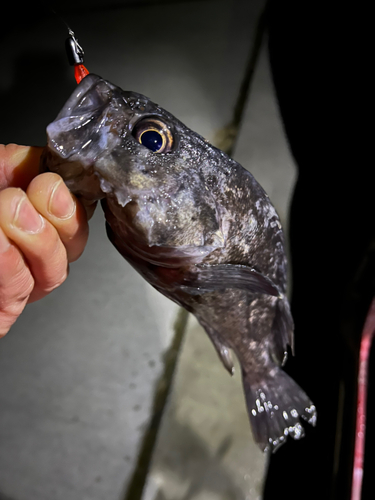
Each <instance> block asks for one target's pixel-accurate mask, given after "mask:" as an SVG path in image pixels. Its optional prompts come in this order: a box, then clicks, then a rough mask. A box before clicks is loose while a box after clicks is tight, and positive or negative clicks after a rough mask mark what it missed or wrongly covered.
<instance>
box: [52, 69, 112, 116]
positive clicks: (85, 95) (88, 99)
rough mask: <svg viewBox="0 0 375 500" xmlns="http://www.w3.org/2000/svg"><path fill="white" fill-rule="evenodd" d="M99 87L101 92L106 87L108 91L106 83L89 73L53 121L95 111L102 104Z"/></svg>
mask: <svg viewBox="0 0 375 500" xmlns="http://www.w3.org/2000/svg"><path fill="white" fill-rule="evenodd" d="M99 87H101V90H103V87H107V88H108V90H109V86H108V82H106V81H105V80H103V78H101V77H100V76H98V75H94V74H92V73H90V74H89V75H87V76H86V77H85V78H83V80H82V81H81V82H80V84H79V85H78V86H77V88H76V89H75V90H74V92H73V93H72V94H71V96H70V97H69V99H68V100H67V101H66V103H65V105H64V107H63V108H62V109H61V111H60V113H59V114H58V115H57V117H56V120H55V121H57V120H61V119H62V118H70V117H73V116H80V115H83V114H86V113H90V112H91V113H92V112H93V111H95V109H97V108H99V107H101V106H102V105H103V104H104V103H103V95H102V94H101V93H100V89H99Z"/></svg>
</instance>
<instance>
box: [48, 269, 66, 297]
mask: <svg viewBox="0 0 375 500" xmlns="http://www.w3.org/2000/svg"><path fill="white" fill-rule="evenodd" d="M67 277H68V270H67V269H65V270H64V271H63V272H59V273H57V274H55V276H54V277H53V279H52V280H51V281H50V282H49V283H47V284H46V286H44V287H43V290H44V292H45V293H46V294H49V293H51V292H53V290H56V288H59V286H61V285H62V284H63V283H64V282H65V280H66V278H67Z"/></svg>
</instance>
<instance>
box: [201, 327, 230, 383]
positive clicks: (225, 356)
mask: <svg viewBox="0 0 375 500" xmlns="http://www.w3.org/2000/svg"><path fill="white" fill-rule="evenodd" d="M200 323H201V325H202V326H203V328H204V329H205V330H206V333H207V335H208V336H209V337H210V339H211V342H212V343H213V345H214V346H215V349H216V351H217V353H218V355H219V358H220V359H221V362H222V363H223V365H224V368H225V369H226V370H227V371H228V373H229V374H230V375H234V365H233V359H232V353H231V350H230V349H229V347H227V346H226V345H225V344H223V343H222V342H221V340H220V339H219V337H218V335H217V333H216V332H215V330H214V329H213V328H211V327H210V326H208V325H206V324H204V323H203V322H200Z"/></svg>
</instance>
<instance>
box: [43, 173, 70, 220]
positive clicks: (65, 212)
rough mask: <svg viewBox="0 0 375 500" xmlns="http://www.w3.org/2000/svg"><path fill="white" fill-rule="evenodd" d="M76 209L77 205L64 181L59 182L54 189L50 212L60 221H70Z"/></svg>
mask: <svg viewBox="0 0 375 500" xmlns="http://www.w3.org/2000/svg"><path fill="white" fill-rule="evenodd" d="M75 208H76V204H75V203H74V200H73V198H72V195H71V194H70V193H69V191H68V188H67V187H66V186H65V184H64V183H63V181H58V182H57V183H56V184H55V186H54V187H53V190H52V194H51V198H50V200H49V205H48V210H49V212H50V213H51V214H52V215H54V216H55V217H58V218H59V219H69V218H70V217H71V216H72V215H73V213H74V211H75Z"/></svg>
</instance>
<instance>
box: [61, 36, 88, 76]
mask: <svg viewBox="0 0 375 500" xmlns="http://www.w3.org/2000/svg"><path fill="white" fill-rule="evenodd" d="M65 49H66V53H67V55H68V59H69V64H70V65H71V66H74V76H75V79H76V82H77V84H78V83H80V82H81V80H83V78H85V76H87V75H88V74H89V72H88V70H87V69H86V67H85V66H84V65H83V56H84V52H83V49H82V47H81V46H80V44H79V43H78V40H77V39H76V37H75V36H74V32H73V31H72V30H71V29H70V28H69V37H68V38H67V39H66V40H65Z"/></svg>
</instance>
